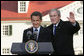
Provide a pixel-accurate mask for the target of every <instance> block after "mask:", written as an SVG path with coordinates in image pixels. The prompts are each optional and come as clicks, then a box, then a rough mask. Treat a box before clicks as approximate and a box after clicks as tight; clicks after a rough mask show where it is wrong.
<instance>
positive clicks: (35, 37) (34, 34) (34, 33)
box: [33, 32, 37, 41]
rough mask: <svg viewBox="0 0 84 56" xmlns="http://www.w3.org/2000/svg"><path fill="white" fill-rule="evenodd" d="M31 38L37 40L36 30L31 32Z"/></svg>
mask: <svg viewBox="0 0 84 56" xmlns="http://www.w3.org/2000/svg"><path fill="white" fill-rule="evenodd" d="M33 37H34V38H33V39H34V40H35V41H36V40H37V32H33Z"/></svg>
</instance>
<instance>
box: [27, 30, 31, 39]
mask: <svg viewBox="0 0 84 56" xmlns="http://www.w3.org/2000/svg"><path fill="white" fill-rule="evenodd" d="M27 37H28V40H30V39H31V37H32V32H31V31H28V32H27Z"/></svg>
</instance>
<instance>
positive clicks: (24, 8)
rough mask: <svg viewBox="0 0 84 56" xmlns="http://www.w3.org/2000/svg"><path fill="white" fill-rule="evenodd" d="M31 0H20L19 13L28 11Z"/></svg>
mask: <svg viewBox="0 0 84 56" xmlns="http://www.w3.org/2000/svg"><path fill="white" fill-rule="evenodd" d="M28 3H29V1H18V13H27V10H28Z"/></svg>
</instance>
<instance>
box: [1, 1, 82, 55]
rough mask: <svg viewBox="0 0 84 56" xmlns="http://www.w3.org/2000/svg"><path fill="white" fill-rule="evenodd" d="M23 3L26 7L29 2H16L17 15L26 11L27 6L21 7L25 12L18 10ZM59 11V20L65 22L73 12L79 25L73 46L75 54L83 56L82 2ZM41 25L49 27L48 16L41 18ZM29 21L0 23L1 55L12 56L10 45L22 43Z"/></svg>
mask: <svg viewBox="0 0 84 56" xmlns="http://www.w3.org/2000/svg"><path fill="white" fill-rule="evenodd" d="M21 2H24V4H25V5H28V3H29V1H18V6H19V7H18V13H26V12H27V11H28V6H26V7H25V6H23V7H24V8H26V9H25V10H23V11H22V10H20V4H21ZM59 10H60V11H61V19H62V20H64V21H66V20H68V19H67V17H68V16H69V12H71V11H72V12H74V14H75V19H76V20H77V21H78V22H79V24H80V27H81V28H80V30H79V31H78V33H76V34H74V38H73V41H74V43H73V45H74V50H75V54H76V55H78V54H83V1H76V2H73V3H71V4H69V5H67V6H65V7H62V8H60V9H59ZM42 25H43V26H44V25H47V26H48V25H50V18H49V15H48V14H47V15H45V16H44V17H43V23H42ZM31 26H32V24H31V21H26V20H19V21H18V20H17V21H1V55H13V54H12V53H11V46H12V43H13V42H14V43H15V42H16V43H17V42H18V43H22V40H23V31H24V29H27V28H29V27H31Z"/></svg>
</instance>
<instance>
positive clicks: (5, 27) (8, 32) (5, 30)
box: [3, 25, 12, 36]
mask: <svg viewBox="0 0 84 56" xmlns="http://www.w3.org/2000/svg"><path fill="white" fill-rule="evenodd" d="M3 35H9V36H10V35H12V25H3Z"/></svg>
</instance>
